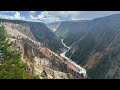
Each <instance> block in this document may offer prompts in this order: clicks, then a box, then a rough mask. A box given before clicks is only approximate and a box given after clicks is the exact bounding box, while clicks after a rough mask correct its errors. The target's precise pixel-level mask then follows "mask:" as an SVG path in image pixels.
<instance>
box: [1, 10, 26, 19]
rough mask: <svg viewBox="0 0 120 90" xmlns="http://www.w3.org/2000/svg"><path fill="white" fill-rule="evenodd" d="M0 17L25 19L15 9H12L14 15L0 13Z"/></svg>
mask: <svg viewBox="0 0 120 90" xmlns="http://www.w3.org/2000/svg"><path fill="white" fill-rule="evenodd" d="M6 12H7V11H6ZM8 12H9V11H8ZM0 18H4V19H11V20H14V19H16V20H25V17H23V16H21V15H20V12H17V11H14V15H13V16H10V15H0Z"/></svg>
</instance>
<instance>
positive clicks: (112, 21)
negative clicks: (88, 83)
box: [66, 14, 120, 79]
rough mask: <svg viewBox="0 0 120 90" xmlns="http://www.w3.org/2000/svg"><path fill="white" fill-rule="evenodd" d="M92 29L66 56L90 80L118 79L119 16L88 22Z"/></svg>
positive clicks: (119, 48) (73, 45) (119, 51)
mask: <svg viewBox="0 0 120 90" xmlns="http://www.w3.org/2000/svg"><path fill="white" fill-rule="evenodd" d="M90 23H92V24H90V25H92V27H91V28H90V29H89V31H88V32H87V34H86V35H85V37H83V38H80V39H79V40H78V41H77V42H74V43H75V44H72V46H71V47H72V49H71V50H70V51H69V52H68V53H67V54H66V55H67V56H69V57H70V58H72V60H74V61H75V62H77V63H78V64H81V65H82V66H83V67H84V68H86V69H87V72H88V76H90V77H91V78H95V79H96V78H120V74H119V72H120V71H119V69H120V66H119V64H120V59H119V55H120V54H119V53H120V44H119V43H120V14H116V15H111V16H107V17H102V18H97V19H94V20H92V21H90Z"/></svg>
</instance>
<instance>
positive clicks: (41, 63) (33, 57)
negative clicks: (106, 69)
mask: <svg viewBox="0 0 120 90" xmlns="http://www.w3.org/2000/svg"><path fill="white" fill-rule="evenodd" d="M1 25H3V26H4V27H5V29H6V31H7V33H8V35H9V39H10V41H12V42H13V43H14V44H13V46H12V47H11V48H12V49H15V50H16V51H19V50H20V51H22V57H21V59H22V61H23V62H25V63H27V65H28V68H27V72H28V73H35V74H36V75H38V76H39V78H40V79H77V78H78V79H80V78H83V77H82V76H81V75H80V74H79V73H77V72H75V71H74V70H72V68H71V66H69V63H68V62H67V61H66V60H64V59H63V58H62V57H60V56H59V55H57V54H56V53H54V52H53V51H51V50H50V49H48V48H47V47H45V46H44V45H43V44H42V43H40V42H37V41H36V40H35V38H34V36H33V35H32V33H31V32H30V28H29V27H28V26H26V25H21V24H20V25H19V24H14V23H10V22H9V23H8V22H6V23H1Z"/></svg>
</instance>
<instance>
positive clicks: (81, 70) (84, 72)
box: [60, 39, 87, 78]
mask: <svg viewBox="0 0 120 90" xmlns="http://www.w3.org/2000/svg"><path fill="white" fill-rule="evenodd" d="M61 42H62V44H63V45H64V47H65V48H67V50H65V51H64V52H62V53H61V54H60V56H61V57H63V58H65V59H66V60H67V61H68V62H70V63H72V64H74V65H75V67H77V68H78V69H79V73H80V74H83V76H84V78H85V77H87V73H86V70H85V69H84V68H82V67H80V65H78V64H76V63H75V62H74V61H73V60H71V59H70V58H68V57H66V56H65V54H66V53H67V52H68V51H69V50H70V49H71V47H68V46H67V45H66V44H65V43H64V42H63V39H61Z"/></svg>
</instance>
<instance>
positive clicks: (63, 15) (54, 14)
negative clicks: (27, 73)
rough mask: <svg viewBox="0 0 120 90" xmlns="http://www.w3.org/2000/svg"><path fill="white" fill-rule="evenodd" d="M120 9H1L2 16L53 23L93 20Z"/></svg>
mask: <svg viewBox="0 0 120 90" xmlns="http://www.w3.org/2000/svg"><path fill="white" fill-rule="evenodd" d="M117 13H120V11H0V18H4V19H11V20H25V21H32V22H43V23H51V22H56V21H66V20H91V19H94V18H98V17H104V16H109V15H112V14H117Z"/></svg>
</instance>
